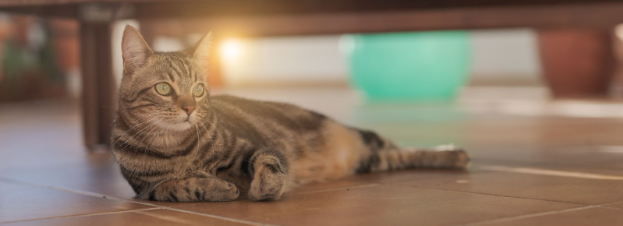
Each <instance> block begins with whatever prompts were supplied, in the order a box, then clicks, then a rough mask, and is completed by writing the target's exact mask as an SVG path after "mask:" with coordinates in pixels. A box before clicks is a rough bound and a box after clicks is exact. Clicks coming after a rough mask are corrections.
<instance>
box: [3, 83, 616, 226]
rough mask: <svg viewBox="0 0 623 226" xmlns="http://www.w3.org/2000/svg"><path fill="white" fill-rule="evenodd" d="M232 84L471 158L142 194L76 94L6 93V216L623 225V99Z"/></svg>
mask: <svg viewBox="0 0 623 226" xmlns="http://www.w3.org/2000/svg"><path fill="white" fill-rule="evenodd" d="M234 93H237V94H239V95H243V96H250V97H254V98H260V99H272V100H283V101H290V102H297V103H299V104H301V105H303V106H306V107H308V108H312V109H315V110H318V111H321V112H325V113H327V114H328V115H330V116H332V117H335V118H337V119H338V120H341V121H344V122H347V123H349V124H353V125H358V126H361V127H366V128H371V129H375V130H378V131H380V132H381V133H383V134H385V135H386V136H388V137H392V138H394V139H395V140H396V141H397V142H398V143H400V144H403V145H418V146H431V145H436V144H441V143H449V142H450V143H454V144H456V145H460V146H464V147H466V148H467V150H469V151H470V152H471V153H472V155H473V157H474V164H473V167H472V168H471V169H470V170H469V171H467V172H461V171H432V170H411V171H401V172H393V173H380V174H368V175H359V176H353V177H349V178H345V179H343V180H339V181H334V182H329V183H324V184H312V185H308V186H304V187H301V188H299V189H297V190H295V191H292V192H290V193H287V194H285V195H284V197H283V198H282V200H280V201H276V202H250V201H248V200H243V199H241V200H237V201H234V202H224V203H165V202H144V201H139V200H135V199H133V198H132V196H133V195H134V194H133V192H132V190H131V189H130V187H129V186H128V185H127V184H126V182H125V181H124V180H123V178H122V177H121V176H120V173H119V170H118V167H117V165H116V164H115V162H114V160H113V159H112V158H111V156H110V154H109V153H106V152H103V153H90V154H89V153H87V152H85V151H84V149H83V147H82V145H81V133H80V132H81V131H80V124H79V122H80V119H79V115H78V109H77V108H76V107H75V105H73V104H71V103H69V102H67V101H44V102H31V103H22V104H10V105H1V106H0V223H2V224H3V225H357V226H359V225H362V226H363V225H491V226H498V225H500V226H502V225H571V226H575V225H600V226H607V225H623V103H613V102H603V101H590V102H588V101H559V102H549V101H547V100H545V99H543V98H541V96H539V95H535V94H534V93H533V92H527V93H525V92H524V93H523V94H522V93H521V92H507V91H504V92H500V91H499V90H497V91H496V90H493V91H491V90H489V91H486V90H485V91H482V90H476V91H472V92H468V93H467V94H466V95H465V97H464V98H462V99H461V100H460V101H459V102H457V103H454V104H449V103H446V104H431V103H428V104H418V105H413V104H396V103H390V104H361V101H360V99H359V98H357V97H356V96H355V95H354V94H353V93H352V92H349V91H347V90H340V89H327V90H278V91H275V90H272V91H262V90H246V91H234ZM104 107H108V106H104ZM617 113H619V114H617Z"/></svg>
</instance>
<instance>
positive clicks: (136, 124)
mask: <svg viewBox="0 0 623 226" xmlns="http://www.w3.org/2000/svg"><path fill="white" fill-rule="evenodd" d="M155 119H156V118H151V119H148V120H143V121H142V122H140V123H138V122H137V123H134V124H133V125H132V126H131V127H130V128H129V129H128V130H126V131H125V132H124V133H123V134H121V136H119V138H117V140H116V141H115V143H113V146H114V145H116V144H117V142H119V140H120V139H121V138H122V137H123V136H125V135H126V134H127V133H128V132H130V130H132V129H133V128H134V127H136V126H139V125H142V124H144V123H146V122H150V121H153V120H155Z"/></svg>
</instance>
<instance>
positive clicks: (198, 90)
mask: <svg viewBox="0 0 623 226" xmlns="http://www.w3.org/2000/svg"><path fill="white" fill-rule="evenodd" d="M201 95H203V85H201V84H199V85H197V86H195V88H193V96H196V97H199V96H201Z"/></svg>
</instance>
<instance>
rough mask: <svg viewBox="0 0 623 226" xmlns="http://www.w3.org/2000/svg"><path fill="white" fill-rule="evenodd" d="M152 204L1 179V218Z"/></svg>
mask: <svg viewBox="0 0 623 226" xmlns="http://www.w3.org/2000/svg"><path fill="white" fill-rule="evenodd" d="M148 207H149V206H145V205H141V204H135V203H130V202H125V201H118V200H111V199H104V198H97V197H91V196H86V195H81V194H75V193H70V192H65V191H58V190H53V189H47V188H40V187H34V186H29V185H21V184H14V183H10V182H3V181H0V222H7V221H19V220H30V219H41V218H49V217H58V216H73V215H82V214H92V213H101V212H114V211H122V210H133V209H144V208H148Z"/></svg>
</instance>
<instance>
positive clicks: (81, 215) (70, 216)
mask: <svg viewBox="0 0 623 226" xmlns="http://www.w3.org/2000/svg"><path fill="white" fill-rule="evenodd" d="M158 209H160V208H158V207H153V208H147V209H135V210H121V211H112V212H99V213H88V214H77V215H66V216H56V217H44V218H37V219H28V220H16V221H3V222H0V223H3V224H6V223H16V222H25V221H39V220H50V219H60V218H75V217H89V216H99V215H110V214H118V213H132V212H140V211H149V210H158Z"/></svg>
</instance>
